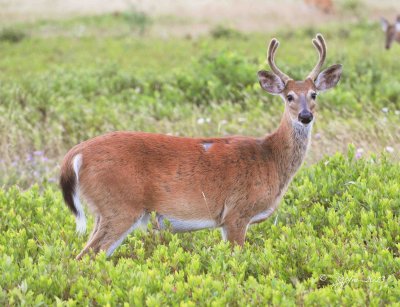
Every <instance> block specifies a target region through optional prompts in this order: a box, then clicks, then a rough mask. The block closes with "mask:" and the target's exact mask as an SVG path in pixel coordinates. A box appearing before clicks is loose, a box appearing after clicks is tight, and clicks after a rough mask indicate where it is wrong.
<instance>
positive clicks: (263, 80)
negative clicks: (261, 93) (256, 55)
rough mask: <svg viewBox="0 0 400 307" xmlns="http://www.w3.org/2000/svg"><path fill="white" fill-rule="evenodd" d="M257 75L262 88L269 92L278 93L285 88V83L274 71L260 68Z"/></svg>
mask: <svg viewBox="0 0 400 307" xmlns="http://www.w3.org/2000/svg"><path fill="white" fill-rule="evenodd" d="M257 75H258V81H259V82H260V85H261V87H262V89H263V90H265V91H267V92H268V93H270V94H273V95H277V94H280V93H282V91H283V90H284V89H285V83H284V82H283V81H282V79H281V78H279V77H278V76H277V75H275V74H274V73H272V72H269V71H265V70H260V71H259V72H258V73H257Z"/></svg>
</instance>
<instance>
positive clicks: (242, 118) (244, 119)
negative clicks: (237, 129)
mask: <svg viewBox="0 0 400 307" xmlns="http://www.w3.org/2000/svg"><path fill="white" fill-rule="evenodd" d="M245 121H246V118H244V117H239V118H238V122H239V123H244V122H245Z"/></svg>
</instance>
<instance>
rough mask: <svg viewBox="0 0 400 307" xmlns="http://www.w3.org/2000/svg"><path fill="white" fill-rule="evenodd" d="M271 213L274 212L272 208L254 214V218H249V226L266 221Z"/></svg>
mask: <svg viewBox="0 0 400 307" xmlns="http://www.w3.org/2000/svg"><path fill="white" fill-rule="evenodd" d="M273 212H274V208H268V209H267V210H265V211H263V212H260V213H258V214H256V215H255V216H253V217H252V218H251V220H250V224H251V223H257V222H261V221H263V220H265V219H267V218H268V217H269V216H270V215H271V214H272V213H273Z"/></svg>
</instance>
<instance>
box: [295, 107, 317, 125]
mask: <svg viewBox="0 0 400 307" xmlns="http://www.w3.org/2000/svg"><path fill="white" fill-rule="evenodd" d="M313 118H314V116H313V115H312V113H311V112H310V111H307V110H303V111H301V112H300V113H299V121H300V122H302V123H303V124H309V123H310V122H311V121H312V120H313Z"/></svg>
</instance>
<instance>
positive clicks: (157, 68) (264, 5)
mask: <svg viewBox="0 0 400 307" xmlns="http://www.w3.org/2000/svg"><path fill="white" fill-rule="evenodd" d="M399 14H400V2H399V1H395V0H392V1H390V0H382V1H372V0H319V1H318V0H304V1H303V0H283V1H272V0H271V1H270V0H265V1H261V0H254V1H244V0H225V1H222V0H221V1H210V0H194V1H183V0H177V1H172V0H164V1H127V0H126V1H122V0H116V1H101V0H87V1H78V0H64V1H55V0H51V1H50V0H36V1H32V0H31V1H28V0H9V1H7V0H0V172H1V173H2V176H1V177H0V185H2V186H6V187H7V186H11V185H14V184H17V185H19V186H21V187H29V186H31V185H33V184H40V185H44V184H56V182H57V180H58V171H59V163H60V161H61V159H62V157H63V155H64V154H65V153H66V152H67V151H68V150H69V149H70V148H71V147H72V146H73V145H75V144H77V143H79V142H81V141H83V140H86V139H88V138H91V137H94V136H97V135H100V134H103V133H106V132H109V131H114V130H142V131H149V132H158V133H168V134H171V135H178V136H191V137H196V136H198V137H200V136H224V135H232V134H240V135H251V136H260V137H261V136H263V135H265V134H266V133H268V132H271V131H273V129H275V128H276V127H277V125H278V124H279V121H280V117H281V115H282V111H283V104H282V102H281V101H280V98H278V97H273V96H270V95H268V94H266V93H263V92H262V91H261V89H260V87H259V85H258V81H257V78H256V73H257V71H258V70H259V69H268V66H267V64H266V62H265V55H266V51H267V43H268V42H269V41H270V39H271V38H272V37H277V38H278V39H279V40H280V41H281V47H280V49H279V51H278V52H277V58H276V60H277V63H278V66H279V67H281V69H282V70H284V72H285V73H287V74H289V75H290V76H292V77H293V78H296V79H303V78H304V77H305V76H306V75H307V73H308V72H309V71H310V70H311V69H312V67H313V66H314V65H315V63H316V60H317V54H316V51H315V49H314V47H313V46H312V44H311V39H312V38H313V37H314V36H315V34H316V33H318V32H321V33H322V34H323V35H324V36H325V39H326V41H327V45H328V55H327V59H326V62H325V66H328V65H332V64H335V63H342V64H343V65H344V73H343V77H342V80H341V82H340V84H339V85H338V86H337V87H336V88H335V89H334V90H331V91H329V92H327V93H322V94H321V95H320V96H319V97H318V115H317V121H316V124H315V128H314V133H313V139H312V148H311V151H310V153H309V155H308V157H307V161H306V164H311V163H315V162H317V161H319V160H321V159H323V157H324V156H325V155H334V154H335V153H336V152H347V150H348V146H349V144H352V145H351V146H353V147H354V151H355V155H356V157H357V158H368V157H370V156H371V155H381V154H385V155H388V157H390V159H393V160H397V161H398V160H399V156H400V155H399V151H400V128H399V127H400V98H399V94H400V61H399V60H398V59H399V55H400V44H398V43H396V42H394V43H393V45H392V48H391V49H389V50H385V48H384V46H385V39H386V38H385V33H384V32H383V30H382V27H381V24H380V18H381V17H384V18H386V19H387V20H388V22H389V23H390V24H394V23H395V20H396V16H397V15H399Z"/></svg>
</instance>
